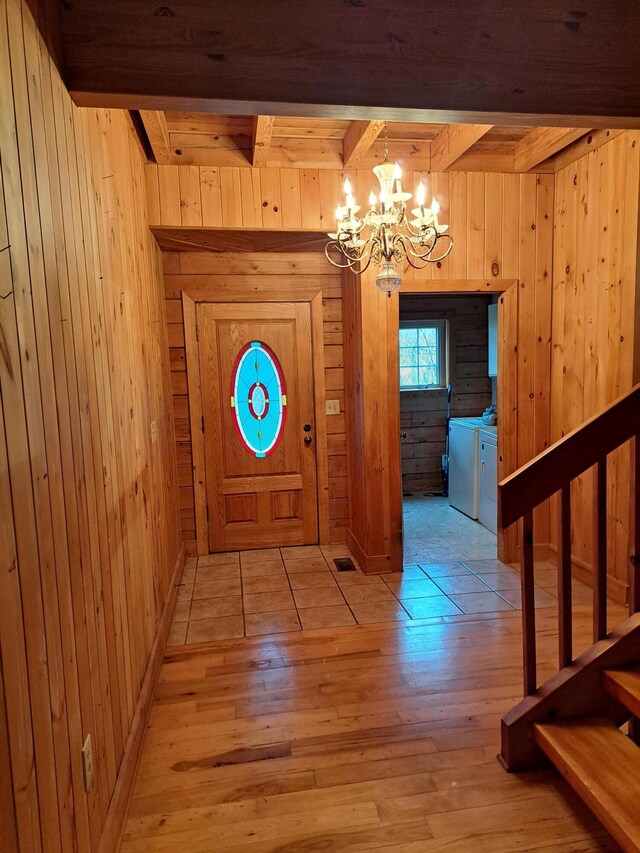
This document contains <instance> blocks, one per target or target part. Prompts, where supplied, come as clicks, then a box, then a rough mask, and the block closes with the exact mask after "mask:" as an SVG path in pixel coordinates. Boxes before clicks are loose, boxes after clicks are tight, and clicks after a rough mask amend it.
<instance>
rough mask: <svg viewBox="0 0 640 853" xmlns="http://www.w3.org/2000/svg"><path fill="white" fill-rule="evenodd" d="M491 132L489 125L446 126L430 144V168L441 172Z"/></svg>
mask: <svg viewBox="0 0 640 853" xmlns="http://www.w3.org/2000/svg"><path fill="white" fill-rule="evenodd" d="M490 130H491V125H490V124H459V125H453V124H448V125H447V126H446V127H444V128H443V129H442V130H441V131H440V133H439V134H438V135H437V136H436V138H435V139H434V140H433V142H432V143H431V168H432V169H433V171H434V172H443V171H444V170H445V169H448V168H449V166H451V165H452V163H455V161H456V160H459V159H460V157H462V155H463V154H465V153H466V152H467V151H468V150H469V149H470V148H472V147H473V146H474V145H475V144H476V142H478V140H480V139H482V137H483V136H485V135H486V134H487V133H488V132H489V131H490Z"/></svg>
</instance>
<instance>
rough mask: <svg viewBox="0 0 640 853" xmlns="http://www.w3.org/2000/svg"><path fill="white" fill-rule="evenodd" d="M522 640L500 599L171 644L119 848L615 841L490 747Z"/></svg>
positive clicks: (530, 845) (299, 852)
mask: <svg viewBox="0 0 640 853" xmlns="http://www.w3.org/2000/svg"><path fill="white" fill-rule="evenodd" d="M575 619H576V632H577V634H578V635H579V637H580V638H581V639H582V641H583V643H584V645H585V646H586V645H588V643H589V641H588V638H589V632H590V627H591V620H590V608H588V607H578V608H576V617H575ZM539 621H540V632H539V659H540V666H541V675H542V676H543V677H544V678H546V677H548V676H549V675H550V674H551V673H552V672H553V668H554V663H555V659H556V637H555V631H556V627H555V614H554V613H553V611H552V610H547V609H543V610H540V611H539ZM520 637H521V629H520V614H519V613H517V612H514V611H510V612H504V613H496V614H491V615H489V614H483V615H482V618H479V617H476V616H473V615H467V616H457V617H452V618H450V617H444V618H443V619H441V620H439V621H438V622H437V623H434V622H431V623H429V622H428V621H426V620H425V621H423V622H421V621H411V622H409V621H404V622H396V623H390V624H382V625H361V626H353V627H345V628H326V629H320V630H309V631H302V632H299V633H293V634H280V635H271V636H266V637H254V638H241V639H236V640H224V641H220V642H217V643H212V644H208V645H200V646H198V645H191V646H184V647H180V648H172V649H171V650H170V651H169V653H168V654H167V656H166V659H165V662H164V665H163V668H162V671H161V674H160V680H159V684H158V687H157V692H156V697H155V703H154V707H153V710H152V714H151V718H150V723H149V728H148V731H147V735H146V741H145V746H144V751H143V755H142V759H141V764H140V768H139V774H138V779H137V783H136V787H135V791H134V795H133V798H132V802H131V807H130V813H129V817H128V822H127V825H126V831H125V838H124V842H123V847H122V850H123V853H143V851H144V853H161V851H178V850H179V851H182V853H205V851H206V853H210V852H211V851H229V853H234V852H235V851H255V853H266V851H277V853H307V852H308V851H331V853H338V851H340V852H341V853H346V851H370V850H393V851H405V853H422V851H425V853H431V851H458V850H459V851H465V853H467V852H468V851H482V853H489V851H491V853H493V851H515V850H518V851H522V850H531V851H534V850H535V851H540V850H548V851H563V853H566V851H594V850H607V851H615V850H617V849H618V848H617V846H616V844H615V843H614V842H613V841H612V840H611V839H610V837H609V836H608V835H607V833H606V832H605V830H604V829H603V828H602V827H601V825H600V824H599V823H598V822H597V820H596V819H595V818H594V817H593V816H592V815H591V813H590V812H589V811H588V810H587V809H586V807H585V806H583V805H582V803H581V802H580V801H579V800H578V799H577V797H576V796H575V794H573V792H572V791H571V790H570V788H569V787H568V785H566V783H565V782H564V781H563V780H562V779H561V778H560V777H559V776H557V775H556V774H555V773H554V772H552V771H551V770H549V771H542V772H537V773H528V774H519V775H515V774H507V773H505V772H504V771H503V770H502V768H501V767H500V766H499V764H498V762H497V760H496V757H495V756H496V753H497V751H498V747H499V735H500V726H499V723H500V717H501V715H502V713H503V712H504V711H505V710H507V709H508V708H509V707H511V706H512V705H513V704H514V703H515V702H516V701H518V699H519V698H520V685H521V663H520V655H521V640H520Z"/></svg>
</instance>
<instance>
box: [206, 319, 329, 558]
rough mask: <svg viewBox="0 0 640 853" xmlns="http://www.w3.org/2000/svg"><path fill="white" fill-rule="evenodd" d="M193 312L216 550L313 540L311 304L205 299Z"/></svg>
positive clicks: (211, 540) (315, 517)
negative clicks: (216, 301)
mask: <svg viewBox="0 0 640 853" xmlns="http://www.w3.org/2000/svg"><path fill="white" fill-rule="evenodd" d="M196 319H197V326H198V341H199V343H198V355H199V360H200V377H201V385H202V410H203V425H204V445H205V468H206V486H207V503H208V511H209V547H210V549H211V550H212V551H229V550H236V549H243V548H260V547H274V546H277V545H303V544H314V543H316V542H317V541H318V514H317V485H316V456H315V436H314V433H315V430H314V395H313V372H312V350H311V313H310V307H309V305H308V304H307V303H245V304H241V305H232V304H228V303H226V304H211V303H199V304H198V306H197V310H196ZM306 427H308V429H305V428H306Z"/></svg>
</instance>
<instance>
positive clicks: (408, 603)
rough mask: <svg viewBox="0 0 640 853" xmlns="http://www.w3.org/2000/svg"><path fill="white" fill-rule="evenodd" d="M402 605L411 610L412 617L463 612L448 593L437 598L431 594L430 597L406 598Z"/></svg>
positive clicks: (451, 614)
mask: <svg viewBox="0 0 640 853" xmlns="http://www.w3.org/2000/svg"><path fill="white" fill-rule="evenodd" d="M402 605H403V607H404V608H405V609H406V610H407V611H408V612H409V614H410V616H411V618H412V619H429V618H431V617H436V616H455V615H456V614H459V613H461V612H462V611H461V610H460V608H459V607H457V606H456V605H455V604H454V603H453V601H451V599H450V598H447V596H446V595H440V596H438V597H437V598H436V596H430V597H429V598H412V599H405V600H404V601H403V602H402Z"/></svg>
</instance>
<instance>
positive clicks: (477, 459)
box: [399, 293, 499, 565]
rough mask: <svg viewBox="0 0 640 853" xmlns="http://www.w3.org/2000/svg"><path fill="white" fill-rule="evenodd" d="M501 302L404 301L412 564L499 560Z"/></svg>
mask: <svg viewBox="0 0 640 853" xmlns="http://www.w3.org/2000/svg"><path fill="white" fill-rule="evenodd" d="M497 300H498V295H497V294H477V293H462V294H460V293H445V294H431V293H407V294H401V296H400V310H399V365H400V367H399V369H400V383H399V384H400V391H399V393H400V439H401V442H400V447H401V457H402V459H401V464H402V492H403V541H404V564H405V565H410V564H418V565H420V564H435V563H438V564H456V563H460V562H464V563H467V562H477V561H481V562H482V561H495V560H496V559H497V539H496V530H497V504H496V492H497V482H498V470H497V456H498V446H497V445H498V440H497V425H496V423H497V416H498V414H499V413H498V412H497V399H498V398H497V374H498V367H497V364H498V359H497V349H498V335H497Z"/></svg>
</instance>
